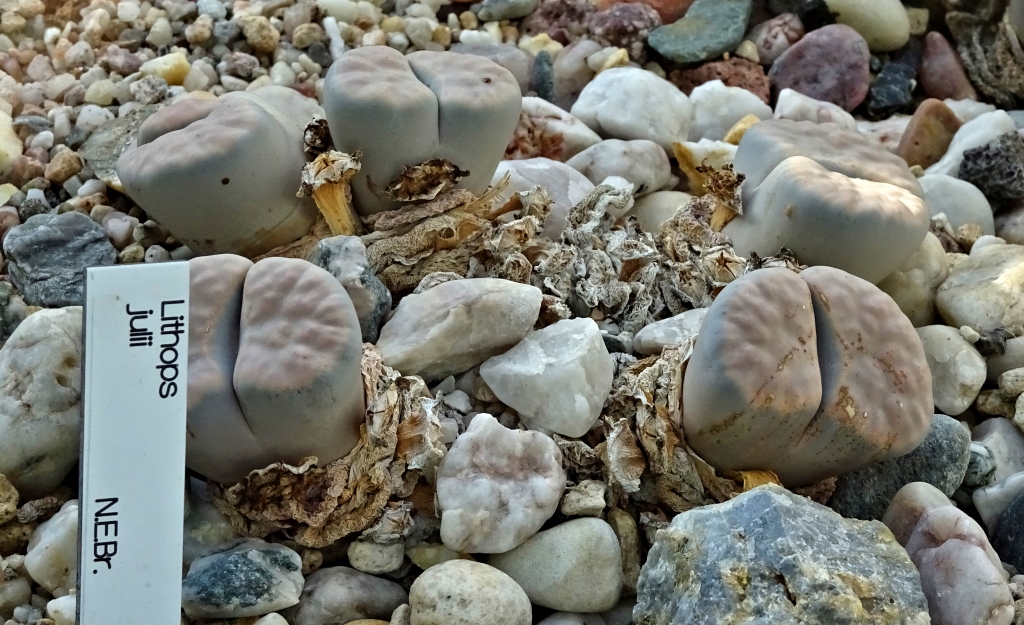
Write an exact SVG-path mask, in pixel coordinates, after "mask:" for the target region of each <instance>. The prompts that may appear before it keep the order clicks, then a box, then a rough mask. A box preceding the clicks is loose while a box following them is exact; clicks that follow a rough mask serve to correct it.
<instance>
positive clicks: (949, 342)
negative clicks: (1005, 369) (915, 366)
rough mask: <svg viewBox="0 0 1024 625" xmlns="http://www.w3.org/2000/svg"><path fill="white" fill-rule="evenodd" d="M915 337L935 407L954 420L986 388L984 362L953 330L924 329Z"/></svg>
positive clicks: (919, 330)
mask: <svg viewBox="0 0 1024 625" xmlns="http://www.w3.org/2000/svg"><path fill="white" fill-rule="evenodd" d="M917 335H918V336H919V337H920V338H921V345H922V346H923V347H924V353H925V357H926V358H927V360H928V368H929V369H930V370H931V372H932V394H933V397H934V398H935V407H936V408H938V409H939V410H941V411H943V412H944V413H946V414H948V415H953V416H956V415H958V414H960V413H962V412H963V411H964V410H967V408H968V407H970V405H971V404H972V403H974V400H975V399H976V398H977V397H978V393H979V392H980V391H981V387H982V385H984V384H985V377H986V372H987V370H986V367H985V359H984V358H982V357H981V354H979V353H978V350H976V349H974V346H973V345H971V344H970V343H968V342H967V340H966V339H964V338H963V336H962V335H961V334H960V331H959V330H957V329H956V328H951V327H949V326H943V325H933V326H925V327H923V328H918V329H917Z"/></svg>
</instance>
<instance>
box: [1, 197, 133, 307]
mask: <svg viewBox="0 0 1024 625" xmlns="http://www.w3.org/2000/svg"><path fill="white" fill-rule="evenodd" d="M4 255H6V256H7V259H8V260H9V261H10V264H9V266H8V267H9V268H8V272H9V273H10V276H11V281H12V282H14V286H16V287H18V290H20V291H21V292H22V293H24V296H25V302H26V303H28V304H29V305H31V306H44V307H47V308H56V307H61V306H81V305H82V287H83V285H84V284H85V268H86V267H97V266H102V265H113V264H114V261H115V260H116V259H117V250H116V249H114V246H113V245H111V244H110V241H108V240H107V235H106V233H104V232H103V228H101V227H100V225H99V224H98V223H96V222H95V221H93V220H92V219H89V217H88V215H83V214H82V213H76V212H71V213H62V214H60V215H36V216H34V217H31V218H30V219H29V220H28V221H26V222H25V223H23V224H21V225H20V226H15V227H13V228H11V229H10V230H9V231H8V232H7V236H6V237H5V238H4Z"/></svg>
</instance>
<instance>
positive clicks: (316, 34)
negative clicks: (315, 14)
mask: <svg viewBox="0 0 1024 625" xmlns="http://www.w3.org/2000/svg"><path fill="white" fill-rule="evenodd" d="M326 37H327V34H326V33H325V32H324V29H323V26H321V25H320V24H316V23H310V24H300V25H298V26H296V27H295V30H294V31H293V32H292V45H294V46H295V47H296V48H298V49H300V50H305V49H306V48H308V47H309V46H311V45H313V44H314V43H318V42H320V41H323V40H324V39H325V38H326Z"/></svg>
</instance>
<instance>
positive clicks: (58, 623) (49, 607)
mask: <svg viewBox="0 0 1024 625" xmlns="http://www.w3.org/2000/svg"><path fill="white" fill-rule="evenodd" d="M77 603H78V601H77V600H76V598H75V595H64V596H63V597H60V598H58V599H54V600H53V601H50V602H49V603H47V604H46V615H47V616H49V617H50V618H51V619H53V622H54V625H75V607H76V604H77Z"/></svg>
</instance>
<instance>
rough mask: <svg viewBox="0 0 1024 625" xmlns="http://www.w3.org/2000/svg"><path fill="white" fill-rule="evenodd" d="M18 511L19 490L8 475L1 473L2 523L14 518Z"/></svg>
mask: <svg viewBox="0 0 1024 625" xmlns="http://www.w3.org/2000/svg"><path fill="white" fill-rule="evenodd" d="M17 512H18V491H17V489H15V488H14V485H13V484H11V481H10V480H8V479H7V476H6V475H3V474H2V473H0V525H3V524H4V523H6V522H8V521H10V520H11V519H13V518H14V515H15V514H16V513H17Z"/></svg>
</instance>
